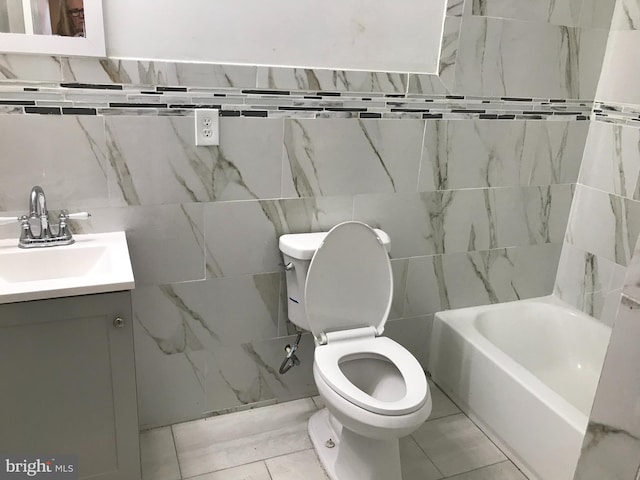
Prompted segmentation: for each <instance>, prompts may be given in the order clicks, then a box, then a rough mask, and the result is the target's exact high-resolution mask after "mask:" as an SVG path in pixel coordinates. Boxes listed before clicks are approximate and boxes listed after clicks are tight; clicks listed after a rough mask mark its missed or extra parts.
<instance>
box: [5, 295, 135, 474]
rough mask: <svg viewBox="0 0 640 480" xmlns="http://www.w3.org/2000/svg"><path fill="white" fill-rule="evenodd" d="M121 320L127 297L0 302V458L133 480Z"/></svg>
mask: <svg viewBox="0 0 640 480" xmlns="http://www.w3.org/2000/svg"><path fill="white" fill-rule="evenodd" d="M131 317H132V315H131V296H130V293H129V292H118V293H108V294H101V295H87V296H81V297H70V298H60V299H53V300H39V301H34V302H24V303H13V304H7V305H0V379H1V380H0V381H1V382H2V385H1V386H0V426H1V427H0V452H2V453H3V454H5V453H6V454H23V455H24V454H31V455H47V456H48V455H56V454H76V455H78V472H79V476H80V478H83V479H84V478H89V477H90V478H92V479H96V480H97V479H100V480H121V479H122V480H124V479H127V480H129V479H138V478H140V460H139V445H138V415H137V404H136V390H135V389H136V387H135V369H134V360H133V328H132V319H131ZM116 318H122V319H123V320H124V324H123V325H122V326H121V327H120V328H117V327H116V326H115V325H114V319H116Z"/></svg>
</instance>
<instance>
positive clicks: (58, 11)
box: [0, 0, 85, 37]
mask: <svg viewBox="0 0 640 480" xmlns="http://www.w3.org/2000/svg"><path fill="white" fill-rule="evenodd" d="M84 31H85V28H84V1H83V0H0V32H2V33H24V34H29V35H32V34H33V35H59V36H64V37H84V36H85V34H84Z"/></svg>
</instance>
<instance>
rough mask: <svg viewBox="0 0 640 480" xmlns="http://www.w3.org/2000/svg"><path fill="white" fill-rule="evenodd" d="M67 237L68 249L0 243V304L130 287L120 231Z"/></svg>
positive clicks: (124, 241)
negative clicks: (71, 239)
mask: <svg viewBox="0 0 640 480" xmlns="http://www.w3.org/2000/svg"><path fill="white" fill-rule="evenodd" d="M73 238H74V239H75V243H74V244H72V245H64V246H56V247H45V248H31V249H22V248H18V245H17V243H18V241H17V239H9V240H0V304H1V303H11V302H24V301H27V300H40V299H44V298H58V297H69V296H72V295H87V294H91V293H105V292H115V291H119V290H131V289H133V288H134V287H135V283H134V279H133V270H132V269H131V261H130V259H129V249H128V248H127V239H126V237H125V234H124V232H112V233H95V234H88V235H74V237H73Z"/></svg>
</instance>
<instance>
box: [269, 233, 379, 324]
mask: <svg viewBox="0 0 640 480" xmlns="http://www.w3.org/2000/svg"><path fill="white" fill-rule="evenodd" d="M374 231H375V232H376V233H377V234H378V237H380V240H382V243H383V245H384V246H385V248H386V249H387V252H388V251H389V250H390V248H391V239H390V238H389V235H387V233H386V232H384V231H382V230H379V229H377V228H375V229H374ZM327 233H328V232H315V233H294V234H287V235H282V236H281V237H280V242H279V247H280V251H281V252H282V257H283V258H284V264H285V269H286V277H287V304H288V311H289V315H288V316H289V321H291V323H293V324H294V325H296V326H297V327H298V328H301V329H303V330H311V328H310V327H309V321H308V320H307V313H306V311H305V307H304V287H305V284H306V281H307V272H308V271H309V265H311V259H312V258H313V256H314V255H315V253H316V250H318V247H319V246H320V244H321V243H322V242H323V240H324V238H325V237H326V236H327Z"/></svg>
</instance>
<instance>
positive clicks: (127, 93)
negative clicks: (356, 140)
mask: <svg viewBox="0 0 640 480" xmlns="http://www.w3.org/2000/svg"><path fill="white" fill-rule="evenodd" d="M199 108H212V109H218V110H220V116H223V117H228V116H235V117H238V116H242V117H255V118H305V119H309V118H311V119H314V118H336V117H337V118H382V119H406V118H409V119H447V120H454V119H460V120H470V119H482V120H551V121H552V120H559V121H571V120H575V121H580V120H589V119H590V118H591V113H592V108H593V103H592V102H591V101H589V100H567V99H553V98H531V97H526V98H524V97H523V98H520V97H481V96H473V95H470V96H464V95H423V94H415V93H382V92H366V93H360V94H358V93H352V92H325V91H318V90H282V89H265V88H259V89H256V88H222V87H221V88H203V87H182V86H166V85H157V86H147V85H121V84H103V83H96V84H90V83H68V82H61V83H60V84H58V85H39V86H37V87H36V86H34V85H33V84H29V85H26V84H25V83H24V82H2V83H0V113H17V114H20V113H23V114H39V115H149V116H158V115H174V116H191V115H193V112H194V111H195V110H196V109H199ZM603 111H604V110H603V108H602V107H601V108H600V111H599V113H602V112H603ZM631 116H633V115H631Z"/></svg>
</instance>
